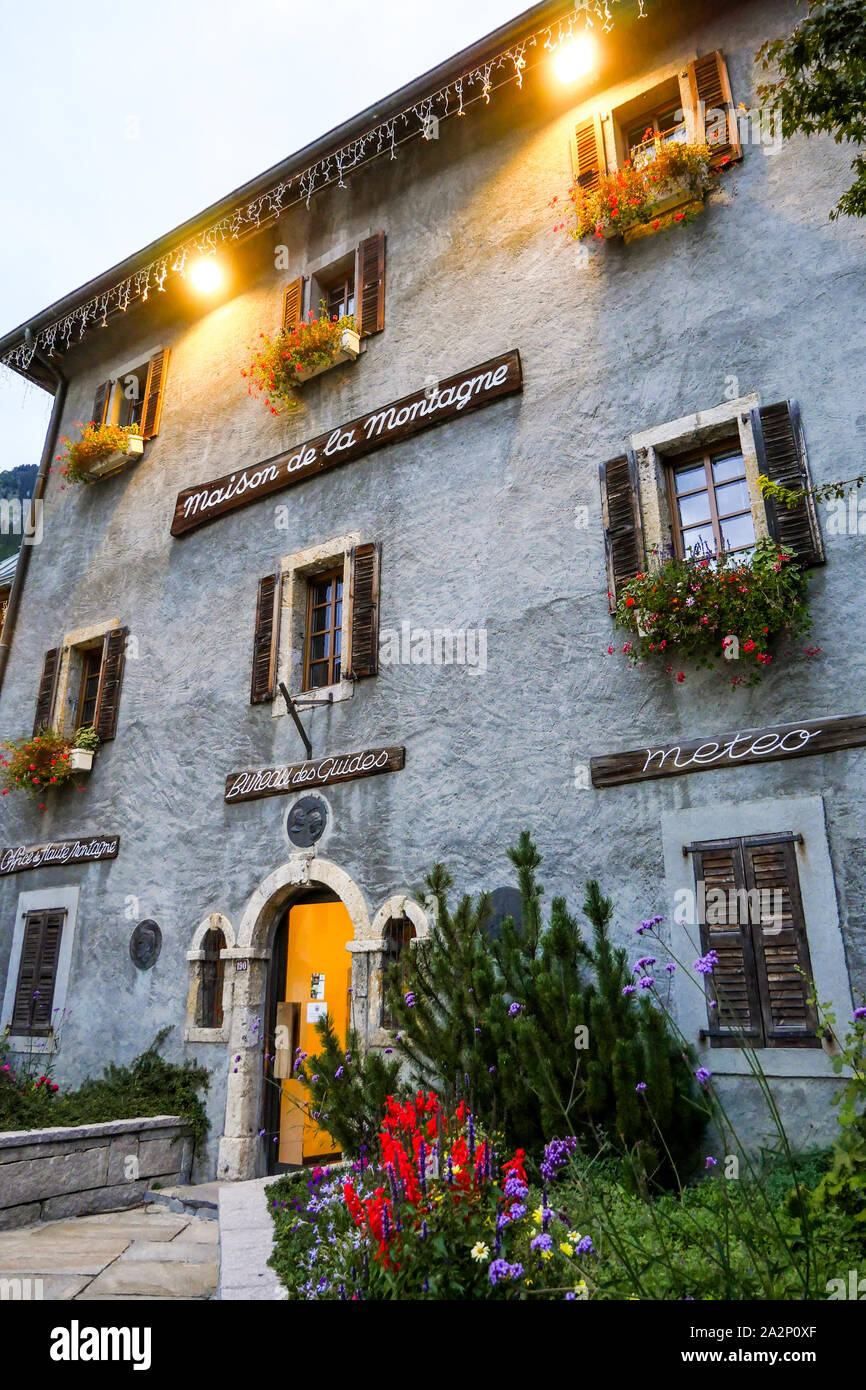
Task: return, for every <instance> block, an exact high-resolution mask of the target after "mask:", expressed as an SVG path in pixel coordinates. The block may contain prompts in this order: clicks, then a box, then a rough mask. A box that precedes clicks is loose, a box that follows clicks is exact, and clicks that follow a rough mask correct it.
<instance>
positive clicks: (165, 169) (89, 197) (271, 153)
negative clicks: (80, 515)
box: [0, 0, 529, 469]
mask: <svg viewBox="0 0 866 1390" xmlns="http://www.w3.org/2000/svg"><path fill="white" fill-rule="evenodd" d="M528 5H529V0H469V2H467V0H429V3H423V0H422V2H421V3H418V0H414V3H409V4H407V3H405V0H319V3H316V4H312V3H298V0H242V3H237V0H234V3H233V2H232V0H149V3H148V4H147V5H145V6H142V5H132V4H123V3H110V0H75V3H74V4H70V3H69V2H68V0H38V3H35V4H33V3H31V4H29V5H16V6H15V7H14V10H13V9H12V8H8V9H7V10H6V14H5V16H4V22H3V42H2V51H0V90H2V92H3V97H4V104H5V107H6V113H7V123H6V131H7V134H6V138H5V139H4V141H3V144H2V149H0V226H2V228H3V234H2V258H0V332H2V333H5V332H8V331H9V329H11V328H14V327H15V326H16V325H17V324H19V323H21V322H22V321H23V320H24V319H26V318H28V317H29V316H30V315H32V314H35V313H37V312H38V311H39V310H40V309H43V308H45V306H46V305H48V304H50V303H51V302H52V301H53V300H55V299H58V298H60V297H61V296H62V295H64V294H67V293H68V292H69V291H70V290H73V289H75V288H76V287H77V286H78V285H80V284H82V283H83V282H84V281H86V280H89V279H90V278H91V277H92V276H94V275H98V274H99V273H100V271H103V270H106V269H107V268H108V267H109V266H111V265H113V264H114V263H115V262H116V261H119V260H122V259H123V258H124V257H125V256H127V255H129V254H130V253H131V252H133V251H136V250H137V249H138V248H139V247H141V246H145V245H146V244H147V243H148V242H149V241H152V240H153V239H154V238H155V237H157V236H159V235H161V234H162V233H164V232H166V231H168V230H170V228H172V227H174V226H176V225H177V224H178V223H179V222H183V221H184V220H185V219H186V218H188V217H191V216H193V215H194V214H195V213H197V212H199V211H200V210H201V209H202V208H204V207H206V206H207V205H208V204H209V203H211V202H214V201H215V200H216V199H217V198H219V197H221V196H222V195H223V194H225V193H228V192H230V191H231V189H233V188H236V187H237V186H238V185H239V184H242V183H244V182H245V181H246V180H247V179H249V178H252V177H253V176H254V175H255V174H258V173H260V172H261V171H262V170H263V169H267V168H268V167H269V166H270V165H272V164H276V163H277V162H278V161H279V160H281V159H284V158H285V157H286V156H287V155H289V154H292V153H293V152H294V151H295V150H297V149H300V148H301V147H302V146H303V145H305V144H307V143H308V141H310V140H314V139H315V138H316V137H317V136H319V135H322V134H324V132H325V131H326V130H329V129H330V128H331V127H332V126H335V125H338V124H339V123H340V122H341V121H344V120H346V119H347V118H348V117H350V116H353V115H354V114H355V113H356V112H358V111H361V110H363V109H364V107H366V106H369V105H370V104H371V103H372V102H374V101H376V100H377V99H378V98H380V97H383V96H385V95H386V94H387V93H388V92H391V91H393V90H394V88H396V87H400V86H402V85H403V84H404V83H406V82H409V81H411V80H412V78H414V77H417V76H419V75H420V74H421V73H422V72H424V71H426V69H427V68H430V67H433V66H435V64H437V63H439V62H441V61H442V60H443V59H445V58H448V57H449V56H450V55H451V54H452V53H455V52H457V51H458V50H459V49H461V48H464V47H465V46H466V45H467V44H470V43H473V42H474V41H475V40H476V39H479V38H482V37H483V36H484V35H485V34H487V33H489V32H490V30H491V29H495V28H497V27H498V26H499V25H500V24H504V23H505V22H507V21H508V20H509V19H511V18H513V17H514V16H515V15H516V14H519V13H520V12H521V11H522V10H523V9H526V8H528ZM50 406H51V398H50V397H49V396H47V395H46V394H45V393H44V392H42V391H39V390H37V389H35V388H33V387H29V386H28V385H27V384H26V383H25V382H23V380H22V379H21V378H19V377H17V376H14V375H13V374H12V373H10V372H8V371H6V370H0V469H4V468H13V467H15V466H16V465H17V464H19V463H38V462H39V457H40V453H41V449H42V443H43V440H44V436H45V428H46V425H47V421H48V414H49V411H50Z"/></svg>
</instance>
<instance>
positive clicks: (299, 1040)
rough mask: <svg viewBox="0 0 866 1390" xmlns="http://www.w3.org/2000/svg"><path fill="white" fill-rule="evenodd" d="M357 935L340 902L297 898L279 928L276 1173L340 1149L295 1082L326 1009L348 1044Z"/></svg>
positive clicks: (273, 1107)
mask: <svg viewBox="0 0 866 1390" xmlns="http://www.w3.org/2000/svg"><path fill="white" fill-rule="evenodd" d="M352 935H353V932H352V921H351V918H350V917H349V914H348V912H347V911H346V908H345V906H344V904H343V903H342V902H341V901H340V900H339V899H332V900H329V901H322V900H318V901H312V902H310V901H308V902H304V903H298V904H296V905H295V906H294V907H292V908H290V909H289V911H288V914H287V916H286V917H285V918H284V919H283V921H282V922H281V923H280V925H279V927H278V928H277V935H276V938H275V942H274V951H273V955H272V980H271V991H270V1009H269V1012H270V1015H271V1017H270V1020H269V1022H270V1023H271V1028H270V1029H269V1032H270V1035H271V1037H273V1038H274V1039H275V1047H274V1056H273V1060H272V1061H271V1062H270V1063H269V1072H270V1077H269V1079H270V1080H271V1081H273V1082H274V1083H275V1084H273V1085H271V1086H268V1087H267V1090H268V1091H269V1092H270V1105H269V1106H268V1107H267V1108H266V1116H265V1127H266V1129H267V1130H268V1131H269V1135H268V1137H267V1140H266V1142H267V1143H268V1148H269V1150H270V1153H269V1155H268V1158H269V1162H268V1168H269V1169H270V1171H272V1172H273V1171H275V1170H277V1169H280V1168H284V1167H286V1166H295V1165H299V1164H302V1163H309V1162H312V1161H316V1160H319V1161H321V1160H322V1159H323V1158H328V1157H336V1156H337V1154H338V1153H339V1149H338V1146H337V1143H336V1141H335V1140H334V1139H332V1137H331V1136H330V1134H328V1133H326V1131H325V1130H323V1129H320V1128H319V1126H318V1125H316V1123H315V1121H313V1120H310V1119H308V1118H307V1116H306V1114H305V1112H304V1111H303V1110H302V1109H301V1105H302V1104H303V1103H304V1102H305V1101H306V1100H307V1097H308V1095H309V1093H308V1091H307V1090H306V1088H305V1087H304V1086H303V1085H302V1084H301V1082H300V1081H296V1080H294V1079H293V1069H294V1064H295V1059H296V1057H297V1053H298V1049H300V1050H301V1052H308V1053H310V1054H311V1055H312V1054H313V1053H315V1052H317V1051H318V1050H319V1036H318V1033H317V1032H316V1021H317V1020H318V1019H319V1018H323V1017H324V1016H325V1014H326V1013H328V1014H330V1015H331V1018H332V1019H333V1021H334V1026H335V1028H336V1030H337V1036H338V1037H339V1038H340V1040H341V1042H342V1043H343V1044H345V1041H346V1029H347V1025H348V1021H349V1000H350V998H351V995H350V992H349V989H350V985H351V959H352V958H351V956H350V954H349V952H348V951H347V950H346V945H347V943H348V942H349V941H350V940H351V939H352ZM268 1120H270V1121H271V1123H270V1124H269V1123H268ZM274 1138H276V1139H277V1142H276V1143H274V1142H273V1141H274Z"/></svg>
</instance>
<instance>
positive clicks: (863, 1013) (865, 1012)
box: [854, 1008, 866, 1018]
mask: <svg viewBox="0 0 866 1390" xmlns="http://www.w3.org/2000/svg"><path fill="white" fill-rule="evenodd" d="M854 1017H855V1018H866V1008H863V1009H855V1010H854Z"/></svg>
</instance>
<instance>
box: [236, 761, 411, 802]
mask: <svg viewBox="0 0 866 1390" xmlns="http://www.w3.org/2000/svg"><path fill="white" fill-rule="evenodd" d="M405 762H406V750H405V748H368V749H366V750H365V751H364V752H363V753H338V754H337V756H336V757H329V758H319V759H317V760H313V761H312V762H306V763H291V764H289V766H288V767H265V768H260V769H259V770H258V771H252V772H230V773H229V775H228V777H227V778H226V795H225V799H226V801H232V802H237V801H257V800H258V799H259V797H262V796H283V795H285V794H286V793H287V792H296V791H300V790H301V788H303V787H324V786H327V784H328V783H329V782H352V781H354V780H355V778H357V777H376V776H378V775H379V773H382V772H398V771H399V770H400V768H401V767H403V766H404V765H405Z"/></svg>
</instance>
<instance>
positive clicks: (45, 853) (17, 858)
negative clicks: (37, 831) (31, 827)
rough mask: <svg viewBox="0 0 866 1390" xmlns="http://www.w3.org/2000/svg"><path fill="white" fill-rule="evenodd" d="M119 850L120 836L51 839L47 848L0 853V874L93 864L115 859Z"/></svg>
mask: <svg viewBox="0 0 866 1390" xmlns="http://www.w3.org/2000/svg"><path fill="white" fill-rule="evenodd" d="M119 847H120V836H119V835H107V836H105V837H104V838H103V837H102V836H101V835H92V836H90V838H87V837H85V838H84V839H83V840H49V842H48V844H46V845H12V846H10V847H7V848H6V849H2V850H0V874H18V873H20V872H21V870H22V869H42V868H46V867H47V866H48V865H49V864H90V863H93V862H94V861H95V860H97V859H116V858H117V851H118V849H119Z"/></svg>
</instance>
